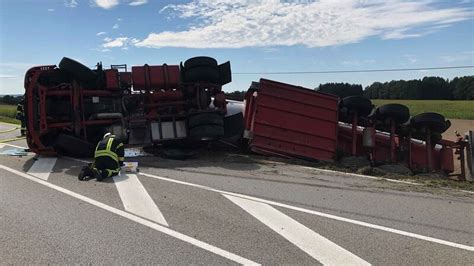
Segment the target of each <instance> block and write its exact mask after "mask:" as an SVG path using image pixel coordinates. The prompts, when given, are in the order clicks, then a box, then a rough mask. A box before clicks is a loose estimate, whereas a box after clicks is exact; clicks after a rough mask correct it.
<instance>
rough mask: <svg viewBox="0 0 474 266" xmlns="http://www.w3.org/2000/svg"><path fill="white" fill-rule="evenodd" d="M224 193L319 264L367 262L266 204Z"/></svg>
mask: <svg viewBox="0 0 474 266" xmlns="http://www.w3.org/2000/svg"><path fill="white" fill-rule="evenodd" d="M224 197H226V198H227V199H229V200H230V201H232V202H233V203H235V204H236V205H237V206H239V207H240V208H242V209H244V210H245V211H246V212H248V213H249V214H250V215H252V216H253V217H255V218H256V219H257V220H259V221H260V222H262V223H263V224H265V225H266V226H268V227H270V228H271V229H272V230H273V231H275V232H276V233H278V234H279V235H281V236H282V237H284V238H285V239H286V240H288V241H289V242H291V243H292V244H293V245H295V246H297V247H298V248H300V249H301V250H303V251H304V252H306V253H307V254H308V255H310V256H311V257H313V258H314V259H316V260H318V261H319V262H321V263H322V264H323V265H370V263H368V262H367V261H365V260H363V259H361V258H359V257H358V256H356V255H354V254H353V253H351V252H349V251H348V250H345V249H344V248H342V247H340V246H338V245H337V244H335V243H333V242H331V241H330V240H329V239H327V238H325V237H323V236H321V235H320V234H318V233H316V232H314V231H312V230H311V229H309V228H308V227H306V226H304V225H302V224H301V223H299V222H298V221H296V220H294V219H293V218H291V217H289V216H287V215H286V214H284V213H282V212H280V211H278V210H277V209H275V208H273V207H271V206H270V205H268V204H265V203H261V202H257V201H254V200H248V199H244V198H241V197H236V196H231V195H224Z"/></svg>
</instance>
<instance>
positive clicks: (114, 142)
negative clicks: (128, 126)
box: [78, 133, 124, 181]
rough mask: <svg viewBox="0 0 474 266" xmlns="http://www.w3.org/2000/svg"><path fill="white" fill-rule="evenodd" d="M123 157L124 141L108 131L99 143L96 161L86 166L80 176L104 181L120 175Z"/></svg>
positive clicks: (81, 178) (80, 177) (95, 155)
mask: <svg viewBox="0 0 474 266" xmlns="http://www.w3.org/2000/svg"><path fill="white" fill-rule="evenodd" d="M123 159H124V148H123V143H122V142H121V141H120V140H118V139H117V138H116V137H115V136H114V135H112V134H111V133H106V134H105V135H104V137H103V138H102V140H101V141H99V143H98V144H97V147H96V149H95V154H94V162H93V163H91V164H89V165H87V166H84V167H83V168H82V170H81V172H80V173H79V176H78V178H79V180H85V179H86V177H90V178H95V179H96V180H97V181H102V180H103V179H104V178H107V177H112V176H115V175H118V174H119V172H120V167H121V166H123Z"/></svg>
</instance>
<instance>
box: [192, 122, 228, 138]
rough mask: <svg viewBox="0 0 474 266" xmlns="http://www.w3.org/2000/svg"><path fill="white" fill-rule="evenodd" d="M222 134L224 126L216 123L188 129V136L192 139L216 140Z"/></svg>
mask: <svg viewBox="0 0 474 266" xmlns="http://www.w3.org/2000/svg"><path fill="white" fill-rule="evenodd" d="M223 136H224V127H223V126H218V125H204V126H199V127H194V128H191V129H190V130H189V137H190V138H191V139H193V140H216V139H219V138H221V137H223Z"/></svg>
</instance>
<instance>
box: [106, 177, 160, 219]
mask: <svg viewBox="0 0 474 266" xmlns="http://www.w3.org/2000/svg"><path fill="white" fill-rule="evenodd" d="M113 179H114V183H115V185H116V187H117V190H118V192H119V195H120V198H121V199H122V203H123V206H124V208H125V210H127V211H129V212H131V213H133V214H136V215H138V216H141V217H143V218H146V219H148V220H151V221H154V222H157V223H159V224H162V225H166V226H168V223H167V222H166V220H165V217H164V216H163V214H162V213H161V211H160V209H158V206H156V204H155V202H154V201H153V199H152V198H151V197H150V195H149V194H148V192H147V191H146V189H145V187H143V185H142V183H141V182H140V180H138V177H137V175H135V174H124V173H121V174H120V175H118V176H114V177H113Z"/></svg>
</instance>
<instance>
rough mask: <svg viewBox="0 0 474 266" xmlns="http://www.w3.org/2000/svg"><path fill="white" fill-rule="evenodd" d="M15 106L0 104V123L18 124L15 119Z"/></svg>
mask: <svg viewBox="0 0 474 266" xmlns="http://www.w3.org/2000/svg"><path fill="white" fill-rule="evenodd" d="M15 116H16V105H8V104H0V122H5V123H12V124H19V123H20V121H18V120H16V119H15Z"/></svg>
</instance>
